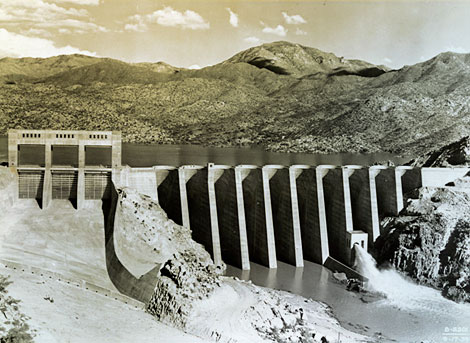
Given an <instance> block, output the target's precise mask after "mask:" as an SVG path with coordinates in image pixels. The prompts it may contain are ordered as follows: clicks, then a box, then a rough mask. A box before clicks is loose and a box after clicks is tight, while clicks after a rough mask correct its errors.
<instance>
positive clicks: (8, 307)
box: [0, 275, 33, 343]
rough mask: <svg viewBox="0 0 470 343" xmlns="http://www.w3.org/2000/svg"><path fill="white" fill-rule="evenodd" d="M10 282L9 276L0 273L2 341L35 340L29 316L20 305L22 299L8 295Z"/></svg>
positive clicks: (10, 342)
mask: <svg viewBox="0 0 470 343" xmlns="http://www.w3.org/2000/svg"><path fill="white" fill-rule="evenodd" d="M10 284H11V281H9V280H8V277H6V276H3V275H0V343H30V342H33V336H32V333H31V330H30V328H29V326H28V324H27V320H28V317H26V316H25V315H24V314H22V313H21V312H20V309H19V307H18V304H19V303H20V301H19V300H17V299H14V298H12V297H11V296H9V295H8V290H7V287H8V285H10Z"/></svg>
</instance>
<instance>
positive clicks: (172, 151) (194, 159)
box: [0, 136, 470, 343]
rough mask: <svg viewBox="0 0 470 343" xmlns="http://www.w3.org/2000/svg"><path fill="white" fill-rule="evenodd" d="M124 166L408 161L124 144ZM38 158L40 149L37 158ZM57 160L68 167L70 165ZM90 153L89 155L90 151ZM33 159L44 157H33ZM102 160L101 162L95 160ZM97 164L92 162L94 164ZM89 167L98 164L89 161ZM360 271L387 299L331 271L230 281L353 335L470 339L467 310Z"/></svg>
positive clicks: (283, 268)
mask: <svg viewBox="0 0 470 343" xmlns="http://www.w3.org/2000/svg"><path fill="white" fill-rule="evenodd" d="M122 150H123V151H122V160H123V164H127V165H130V166H133V167H147V166H153V165H173V166H180V165H183V164H201V165H205V164H207V163H208V162H213V163H216V164H228V165H237V164H255V165H259V166H261V165H265V164H282V165H292V164H309V165H319V164H334V165H345V164H360V165H370V164H373V163H374V162H379V161H385V160H391V161H393V162H394V163H396V164H400V163H404V162H405V161H407V159H406V158H399V157H396V156H394V155H392V154H386V153H380V154H328V155H322V154H287V153H273V152H266V151H263V150H262V148H209V147H201V146H191V145H139V144H126V143H124V144H123V147H122ZM38 151H40V149H39V150H38ZM55 152H56V154H57V156H59V158H58V160H59V163H60V160H62V162H64V161H67V162H65V163H66V164H68V160H67V158H66V157H65V155H66V154H64V157H63V158H61V157H60V152H59V150H55ZM87 152H88V151H87ZM30 155H31V158H34V157H36V158H37V156H40V155H41V154H36V153H35V152H34V151H32V152H30ZM96 156H99V155H96ZM96 156H95V157H96ZM7 157H8V156H7V138H6V137H5V136H0V162H1V161H6V160H7ZM90 160H93V158H91V159H90ZM358 256H360V257H361V261H359V266H361V268H362V272H363V273H364V275H365V276H368V277H369V278H370V279H371V282H369V284H368V287H370V289H371V290H373V291H379V292H382V293H383V294H384V297H375V298H374V297H372V298H371V297H364V296H363V295H362V294H360V293H354V292H349V291H347V290H346V289H345V287H344V285H342V284H340V283H339V282H337V281H335V280H334V278H333V277H332V276H331V272H330V271H329V270H327V269H326V268H324V267H322V266H320V265H317V264H314V263H310V262H307V261H306V262H305V266H304V267H303V268H296V267H293V266H290V265H287V264H285V263H282V262H279V263H278V269H277V270H270V269H269V268H265V267H263V266H260V265H257V264H255V263H252V264H251V271H250V272H249V273H247V272H246V271H245V272H244V271H241V270H240V269H237V268H234V267H231V266H228V269H227V274H228V275H232V276H237V277H239V278H241V279H245V280H248V279H249V280H252V281H253V282H254V283H255V284H258V285H260V286H266V287H271V288H276V289H282V290H286V291H290V292H293V293H296V294H299V295H302V296H305V297H310V298H313V299H315V300H319V301H323V302H325V303H327V304H329V305H330V306H331V307H332V308H333V311H334V314H335V316H336V317H337V318H338V319H339V320H340V321H341V323H342V324H343V325H344V326H345V327H347V328H349V329H350V330H352V331H356V332H360V333H365V334H367V335H370V336H374V335H376V336H380V335H383V336H385V337H387V338H388V339H390V340H392V339H393V340H395V341H397V342H426V341H427V342H436V343H437V342H439V343H440V342H467V343H470V335H469V334H468V333H465V332H463V333H462V332H460V333H459V335H456V334H457V333H458V332H454V331H456V330H457V331H458V330H460V331H465V330H467V332H468V331H469V330H470V305H459V304H455V303H454V302H451V301H449V300H446V299H444V298H443V297H442V296H441V295H440V294H439V292H437V291H435V290H432V289H429V288H427V287H423V286H417V285H415V284H414V283H413V282H410V281H408V280H406V279H404V278H403V277H401V276H400V275H399V274H398V273H396V272H395V271H380V270H378V269H377V268H376V267H375V263H374V261H373V259H372V258H371V257H370V256H369V255H368V254H367V253H366V252H363V253H362V254H361V253H358Z"/></svg>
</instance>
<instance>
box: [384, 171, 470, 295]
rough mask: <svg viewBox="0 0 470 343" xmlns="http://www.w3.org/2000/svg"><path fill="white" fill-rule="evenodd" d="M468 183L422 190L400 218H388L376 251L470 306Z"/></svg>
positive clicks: (401, 268) (469, 204) (398, 268)
mask: <svg viewBox="0 0 470 343" xmlns="http://www.w3.org/2000/svg"><path fill="white" fill-rule="evenodd" d="M463 181H465V180H463ZM463 181H462V182H456V184H458V185H460V186H459V187H448V188H420V189H419V190H417V191H416V192H417V194H416V196H415V198H414V199H410V200H409V203H408V205H407V206H406V208H405V209H404V210H403V211H402V212H401V213H400V215H399V216H398V217H394V218H386V219H384V221H383V222H382V225H383V231H384V232H383V234H382V235H381V237H380V238H379V239H378V240H377V242H376V246H375V248H376V251H377V260H378V262H379V263H384V262H389V263H391V264H392V265H393V266H394V267H395V268H396V269H397V270H399V271H401V272H403V273H404V274H406V275H408V276H410V277H411V278H413V279H415V280H416V281H418V282H419V283H421V284H425V285H429V286H432V287H435V288H438V289H440V290H442V294H443V295H444V296H446V297H448V298H450V299H453V300H455V301H459V302H464V301H466V302H470V192H469V189H468V188H464V187H462V186H461V185H462V184H467V183H466V182H463Z"/></svg>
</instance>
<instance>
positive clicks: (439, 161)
mask: <svg viewBox="0 0 470 343" xmlns="http://www.w3.org/2000/svg"><path fill="white" fill-rule="evenodd" d="M411 164H412V165H413V166H418V167H468V166H469V165H470V137H468V136H466V137H463V138H462V139H461V140H459V141H457V142H453V143H450V144H448V145H446V146H443V147H442V148H440V149H439V150H436V151H434V152H429V153H427V154H425V155H423V156H420V157H418V158H416V159H415V160H413V161H412V162H411Z"/></svg>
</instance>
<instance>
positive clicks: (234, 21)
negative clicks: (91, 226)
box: [0, 0, 470, 67]
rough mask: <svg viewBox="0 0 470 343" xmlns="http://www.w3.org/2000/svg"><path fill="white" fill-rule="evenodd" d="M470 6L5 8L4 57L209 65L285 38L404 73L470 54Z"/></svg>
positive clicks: (35, 3) (6, 0)
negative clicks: (439, 58) (408, 67)
mask: <svg viewBox="0 0 470 343" xmlns="http://www.w3.org/2000/svg"><path fill="white" fill-rule="evenodd" d="M469 15H470V1H466V0H455V1H435V0H434V1H416V0H415V1H411V0H408V1H401V0H390V1H379V0H362V1H331V0H321V1H292V0H291V1H268V0H231V1H230V0H227V1H225V0H166V1H163V0H0V57H5V56H11V57H25V56H33V57H48V56H53V55H58V54H68V53H84V54H91V55H96V56H106V57H112V58H117V59H121V60H125V61H129V62H141V61H151V62H156V61H165V62H167V63H169V64H172V65H175V66H182V67H189V66H194V67H196V66H201V67H203V66H207V65H210V64H215V63H218V62H221V61H222V60H224V59H227V58H228V57H230V56H232V55H234V54H235V53H237V52H239V51H241V50H243V49H246V48H249V47H252V46H255V45H259V44H262V43H265V42H272V41H277V40H286V41H291V42H296V43H300V44H303V45H307V46H312V47H316V48H319V49H321V50H325V51H328V52H333V53H335V54H336V55H338V56H344V57H346V58H358V59H363V60H366V61H369V62H372V63H376V64H386V65H388V66H391V67H401V66H403V65H404V64H414V63H417V62H420V61H422V60H426V59H429V58H431V57H433V56H434V55H436V54H438V53H440V52H443V51H449V50H451V51H456V52H470V19H469Z"/></svg>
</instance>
